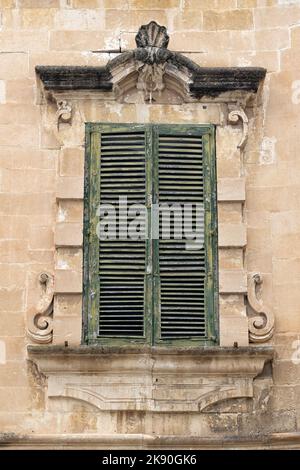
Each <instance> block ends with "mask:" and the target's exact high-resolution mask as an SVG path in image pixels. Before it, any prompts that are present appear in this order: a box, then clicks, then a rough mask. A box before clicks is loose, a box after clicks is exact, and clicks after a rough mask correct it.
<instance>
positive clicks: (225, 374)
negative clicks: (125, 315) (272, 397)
mask: <svg viewBox="0 0 300 470" xmlns="http://www.w3.org/2000/svg"><path fill="white" fill-rule="evenodd" d="M28 355H29V359H30V360H32V361H34V362H35V363H36V365H37V367H38V370H39V372H40V373H42V374H43V375H44V376H46V377H47V379H48V386H47V396H48V398H49V399H51V398H52V397H65V398H73V399H75V400H80V401H82V402H86V403H88V404H90V405H93V406H95V407H96V408H98V409H99V410H136V411H152V412H180V411H181V412H205V411H207V410H210V411H213V409H212V407H213V406H214V405H215V404H217V403H219V402H222V401H224V400H234V399H235V398H241V397H247V398H251V397H253V379H254V378H255V377H256V376H257V375H259V374H260V373H261V371H262V370H263V367H264V364H265V363H266V362H268V361H270V360H271V359H272V357H273V349H272V348H269V347H247V348H221V347H206V348H174V349H169V348H166V347H152V348H151V347H141V348H138V347H137V348H135V347H124V348H122V347H121V348H105V347H97V346H80V347H78V348H63V347H55V346H54V347H53V346H49V347H43V348H41V347H34V346H29V347H28Z"/></svg>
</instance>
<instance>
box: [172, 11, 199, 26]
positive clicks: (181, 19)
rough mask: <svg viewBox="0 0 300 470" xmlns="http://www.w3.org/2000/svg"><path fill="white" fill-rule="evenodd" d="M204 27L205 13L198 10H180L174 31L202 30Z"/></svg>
mask: <svg viewBox="0 0 300 470" xmlns="http://www.w3.org/2000/svg"><path fill="white" fill-rule="evenodd" d="M202 27H203V13H202V11H201V10H200V9H197V10H179V11H178V13H177V14H176V16H175V18H174V30H175V31H180V30H186V31H191V30H193V29H194V30H197V31H199V30H201V29H202Z"/></svg>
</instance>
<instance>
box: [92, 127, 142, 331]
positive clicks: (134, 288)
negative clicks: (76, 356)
mask: <svg viewBox="0 0 300 470" xmlns="http://www.w3.org/2000/svg"><path fill="white" fill-rule="evenodd" d="M145 181H146V179H145V136H144V132H128V133H127V132H123V133H120V132H115V133H114V132H110V133H102V134H101V161H100V202H101V203H102V204H113V205H114V207H117V210H116V215H117V223H116V235H117V238H116V239H110V240H100V242H99V276H100V300H99V335H100V337H119V338H122V337H131V336H132V337H143V335H144V290H145V289H144V277H145V240H131V239H128V238H127V239H120V238H119V229H120V224H119V221H123V218H122V216H120V217H119V209H118V206H119V197H120V196H122V197H123V196H126V197H127V203H128V205H130V204H136V203H138V204H144V203H145ZM106 220H109V219H106ZM128 222H130V219H128Z"/></svg>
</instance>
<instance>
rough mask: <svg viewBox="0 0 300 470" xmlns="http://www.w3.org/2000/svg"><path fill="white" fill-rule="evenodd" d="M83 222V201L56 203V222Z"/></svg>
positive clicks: (61, 201)
mask: <svg viewBox="0 0 300 470" xmlns="http://www.w3.org/2000/svg"><path fill="white" fill-rule="evenodd" d="M82 220H83V201H80V200H68V199H66V200H63V199H61V200H60V201H59V203H58V211H57V221H58V222H65V223H73V222H75V223H76V222H80V223H81V224H82Z"/></svg>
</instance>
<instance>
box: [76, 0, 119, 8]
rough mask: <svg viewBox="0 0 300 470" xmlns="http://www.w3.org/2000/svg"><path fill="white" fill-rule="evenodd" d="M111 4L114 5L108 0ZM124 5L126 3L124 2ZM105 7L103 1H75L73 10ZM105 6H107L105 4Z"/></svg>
mask: <svg viewBox="0 0 300 470" xmlns="http://www.w3.org/2000/svg"><path fill="white" fill-rule="evenodd" d="M108 1H109V3H112V2H113V0H108ZM123 3H126V0H124V2H123ZM102 5H103V0H73V3H72V7H73V8H97V7H101V6H102ZM104 5H105V4H104Z"/></svg>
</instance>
